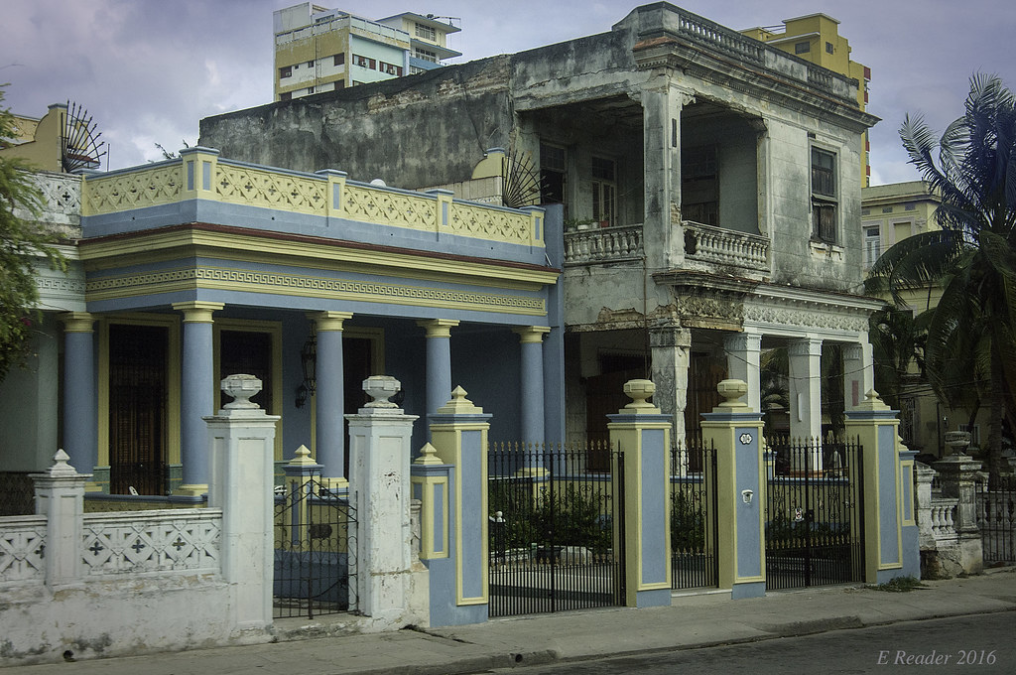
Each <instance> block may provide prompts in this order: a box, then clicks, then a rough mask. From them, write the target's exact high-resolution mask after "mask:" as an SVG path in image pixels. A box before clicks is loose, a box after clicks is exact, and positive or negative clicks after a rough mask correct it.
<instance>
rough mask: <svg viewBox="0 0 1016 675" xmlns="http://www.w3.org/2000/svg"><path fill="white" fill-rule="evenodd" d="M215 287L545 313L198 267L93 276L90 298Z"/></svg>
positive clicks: (458, 297) (537, 301)
mask: <svg viewBox="0 0 1016 675" xmlns="http://www.w3.org/2000/svg"><path fill="white" fill-rule="evenodd" d="M181 284H183V285H185V286H186V287H188V288H195V287H197V288H210V289H222V290H238V291H245V292H255V293H275V294H282V295H299V296H304V297H329V298H341V299H349V300H358V301H363V302H382V303H388V304H411V305H436V306H445V307H458V308H467V309H477V310H484V311H492V312H502V313H503V312H509V313H515V314H536V315H543V314H546V306H545V303H544V300H543V299H542V298H532V297H525V296H517V295H508V294H497V293H480V292H475V291H458V290H453V289H443V288H433V287H423V286H407V285H402V284H392V283H383V282H365V281H354V280H350V279H329V278H324V277H309V276H299V275H295V274H281V273H277V272H259V271H254V270H237V269H222V268H214V267H199V268H187V269H175V270H165V271H160V272H150V273H145V274H133V275H128V276H117V277H103V278H100V279H90V280H89V281H88V283H87V299H88V300H90V301H94V300H99V299H103V300H104V299H111V298H119V297H133V296H137V295H144V294H145V293H150V292H164V291H165V290H166V289H167V287H179V286H180V285H181Z"/></svg>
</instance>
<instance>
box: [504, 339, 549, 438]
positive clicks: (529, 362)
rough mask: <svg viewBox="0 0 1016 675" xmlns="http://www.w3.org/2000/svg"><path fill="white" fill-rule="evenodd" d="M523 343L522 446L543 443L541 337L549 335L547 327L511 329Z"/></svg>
mask: <svg viewBox="0 0 1016 675" xmlns="http://www.w3.org/2000/svg"><path fill="white" fill-rule="evenodd" d="M513 330H514V331H515V332H516V333H517V334H518V336H519V340H520V341H521V342H522V358H521V363H520V368H521V373H520V375H521V389H522V391H521V394H522V405H521V410H522V438H521V439H520V440H521V441H522V442H523V443H539V444H542V443H544V442H545V441H546V438H545V437H544V431H545V428H544V401H543V336H544V335H546V334H547V333H549V332H550V328H548V327H547V326H524V327H518V328H514V329H513Z"/></svg>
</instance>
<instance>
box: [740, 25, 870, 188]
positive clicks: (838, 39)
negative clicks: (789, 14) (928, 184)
mask: <svg viewBox="0 0 1016 675" xmlns="http://www.w3.org/2000/svg"><path fill="white" fill-rule="evenodd" d="M839 23H840V22H839V21H837V20H836V19H834V18H832V17H831V16H829V15H827V14H809V15H807V16H799V17H797V18H796V19H785V20H784V21H783V27H782V29H781V28H780V27H772V26H770V27H767V28H749V29H746V30H743V31H741V33H742V34H743V35H747V36H748V37H753V38H755V39H756V40H761V41H762V42H765V43H767V44H770V45H772V46H773V47H776V48H777V49H780V50H782V51H785V52H787V53H788V54H794V55H795V56H798V57H800V58H802V59H804V60H806V61H808V62H810V63H814V64H815V65H817V66H822V67H823V68H828V69H829V70H831V71H833V72H834V73H839V74H840V75H846V76H847V77H849V78H852V79H855V80H857V105H858V107H860V108H861V110H865V109H866V107H867V105H868V82H869V81H870V80H871V68H869V67H868V66H865V65H862V64H860V63H857V62H856V61H852V60H851V59H850V44H849V43H848V42H847V39H846V38H845V37H842V36H840V34H839V29H838V28H837V26H838V25H839ZM869 150H870V145H869V143H868V132H867V131H865V132H864V133H863V134H861V179H862V185H863V186H864V187H867V186H868V185H869V184H870V179H871V164H870V163H869V161H868V152H869Z"/></svg>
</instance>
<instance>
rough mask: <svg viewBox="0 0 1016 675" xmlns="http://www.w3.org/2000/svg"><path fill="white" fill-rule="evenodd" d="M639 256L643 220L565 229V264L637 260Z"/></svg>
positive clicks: (640, 255)
mask: <svg viewBox="0 0 1016 675" xmlns="http://www.w3.org/2000/svg"><path fill="white" fill-rule="evenodd" d="M641 257H642V224H641V223H639V224H638V225H625V226H623V227H603V228H596V229H592V230H578V231H574V232H566V233H565V235H564V262H565V264H566V265H568V264H574V265H580V264H588V263H595V262H607V261H610V262H615V261H623V260H637V259H639V258H641Z"/></svg>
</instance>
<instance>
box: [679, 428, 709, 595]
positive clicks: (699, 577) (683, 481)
mask: <svg viewBox="0 0 1016 675" xmlns="http://www.w3.org/2000/svg"><path fill="white" fill-rule="evenodd" d="M716 500H717V495H716V451H715V449H714V448H712V447H708V448H707V447H705V446H703V445H702V443H701V441H698V442H695V441H692V442H690V443H688V444H686V445H681V446H678V447H676V448H674V449H673V450H671V455H670V556H671V566H670V569H671V573H670V586H671V588H673V589H681V588H701V587H707V586H716V584H717V581H718V563H719V559H718V557H717V554H716V542H717V539H718V538H719V531H718V510H717V501H716Z"/></svg>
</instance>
